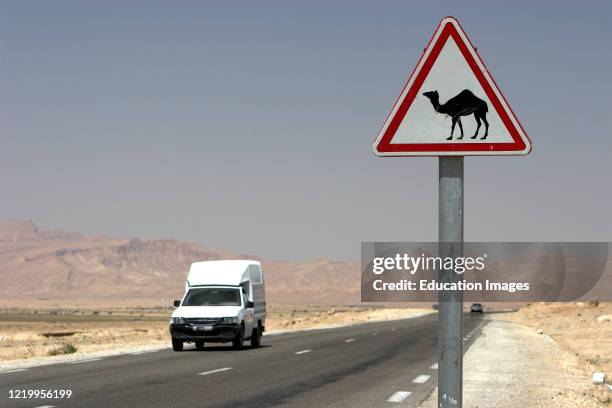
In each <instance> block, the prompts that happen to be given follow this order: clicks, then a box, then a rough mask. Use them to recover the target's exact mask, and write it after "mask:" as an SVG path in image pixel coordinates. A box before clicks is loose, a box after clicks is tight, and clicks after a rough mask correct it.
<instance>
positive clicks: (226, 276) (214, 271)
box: [187, 259, 261, 286]
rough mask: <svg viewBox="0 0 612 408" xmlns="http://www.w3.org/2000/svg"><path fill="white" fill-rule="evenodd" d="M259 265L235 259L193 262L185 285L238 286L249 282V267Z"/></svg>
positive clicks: (254, 262) (255, 262)
mask: <svg viewBox="0 0 612 408" xmlns="http://www.w3.org/2000/svg"><path fill="white" fill-rule="evenodd" d="M251 265H257V266H259V267H260V268H261V264H260V263H259V262H257V261H251V260H244V259H237V260H224V261H205V262H194V263H192V264H191V268H190V269H189V274H188V275H187V285H188V286H197V285H231V286H238V285H240V284H241V283H242V282H245V281H249V280H251V275H250V270H249V266H251Z"/></svg>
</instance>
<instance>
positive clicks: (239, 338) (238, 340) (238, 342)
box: [232, 324, 244, 350]
mask: <svg viewBox="0 0 612 408" xmlns="http://www.w3.org/2000/svg"><path fill="white" fill-rule="evenodd" d="M243 345H244V324H243V325H241V326H240V330H239V331H238V334H237V335H236V337H234V340H232V346H233V347H234V350H240V349H241V348H242V346H243Z"/></svg>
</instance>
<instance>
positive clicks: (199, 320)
mask: <svg viewBox="0 0 612 408" xmlns="http://www.w3.org/2000/svg"><path fill="white" fill-rule="evenodd" d="M185 322H187V323H189V324H217V323H219V319H218V318H206V317H204V318H200V317H189V318H186V319H185Z"/></svg>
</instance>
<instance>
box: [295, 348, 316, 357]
mask: <svg viewBox="0 0 612 408" xmlns="http://www.w3.org/2000/svg"><path fill="white" fill-rule="evenodd" d="M311 351H312V350H310V349H306V350H302V351H296V352H295V353H294V354H295V355H296V356H299V355H300V354H306V353H310V352H311Z"/></svg>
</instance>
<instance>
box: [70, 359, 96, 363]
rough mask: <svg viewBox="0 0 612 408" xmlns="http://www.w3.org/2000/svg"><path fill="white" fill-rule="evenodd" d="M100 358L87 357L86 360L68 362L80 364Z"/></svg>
mask: <svg viewBox="0 0 612 408" xmlns="http://www.w3.org/2000/svg"><path fill="white" fill-rule="evenodd" d="M100 360H102V358H88V359H86V360H77V361H71V362H70V363H68V364H81V363H89V362H90V361H100Z"/></svg>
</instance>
